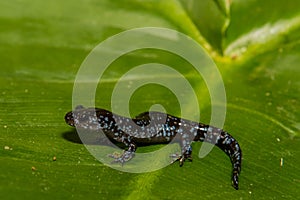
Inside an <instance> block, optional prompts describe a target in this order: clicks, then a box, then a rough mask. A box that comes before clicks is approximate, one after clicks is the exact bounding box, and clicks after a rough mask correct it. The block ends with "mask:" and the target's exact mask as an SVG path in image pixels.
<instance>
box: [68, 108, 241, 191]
mask: <svg viewBox="0 0 300 200" xmlns="http://www.w3.org/2000/svg"><path fill="white" fill-rule="evenodd" d="M65 121H66V123H67V124H69V125H70V126H74V127H76V128H80V129H86V130H89V131H99V130H102V131H103V132H104V133H105V135H106V136H107V137H108V138H109V139H111V140H115V141H117V142H122V143H124V144H125V145H126V146H127V147H128V149H127V150H126V151H125V152H124V153H123V154H122V155H121V156H118V157H115V156H112V157H113V158H114V159H115V160H114V161H115V162H120V163H122V164H123V163H124V162H126V161H129V160H130V159H132V158H133V156H134V152H135V151H136V148H137V146H136V144H139V143H143V144H161V143H168V142H170V141H171V140H172V139H176V141H177V140H178V142H179V143H180V146H181V150H182V151H181V155H179V156H178V157H177V158H176V160H174V161H179V162H180V166H182V165H183V163H184V161H185V160H186V159H188V160H191V153H192V148H191V142H192V141H201V142H203V141H205V142H209V143H211V144H214V145H216V146H218V147H219V148H220V149H221V150H222V151H224V152H225V153H226V154H227V155H228V156H229V158H230V160H231V163H232V167H233V170H232V185H233V187H234V188H235V189H238V183H239V182H238V177H239V174H240V172H241V162H242V152H241V148H240V146H239V144H238V142H237V141H236V140H235V139H234V138H233V137H232V136H231V135H229V134H228V133H227V132H225V131H223V130H222V129H219V128H216V127H213V126H209V125H205V124H202V123H198V122H193V121H190V120H186V119H181V118H178V117H175V116H172V115H168V114H165V113H160V112H145V113H142V114H140V115H138V116H137V117H136V118H134V119H131V118H127V117H123V116H119V115H116V114H113V113H112V112H110V111H107V110H104V109H100V108H84V107H82V106H78V107H77V108H76V109H75V111H73V112H69V113H67V114H66V116H65Z"/></svg>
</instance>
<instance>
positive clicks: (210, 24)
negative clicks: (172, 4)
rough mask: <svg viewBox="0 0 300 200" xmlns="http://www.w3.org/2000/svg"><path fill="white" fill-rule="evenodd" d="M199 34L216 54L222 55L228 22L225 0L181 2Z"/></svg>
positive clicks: (185, 0) (228, 10)
mask: <svg viewBox="0 0 300 200" xmlns="http://www.w3.org/2000/svg"><path fill="white" fill-rule="evenodd" d="M181 2H182V5H183V6H184V8H185V9H186V11H187V13H188V15H189V16H190V17H191V19H192V20H193V22H194V23H195V25H196V26H197V28H198V29H199V31H200V32H201V34H202V35H203V36H204V37H205V38H206V40H207V41H208V42H209V43H210V44H211V45H212V47H213V48H214V49H215V51H217V52H218V53H220V54H222V53H223V39H224V34H225V32H226V30H227V27H228V25H229V21H230V3H229V1H227V0H214V1H212V0H201V1H197V0H181Z"/></svg>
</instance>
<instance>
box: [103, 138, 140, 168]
mask: <svg viewBox="0 0 300 200" xmlns="http://www.w3.org/2000/svg"><path fill="white" fill-rule="evenodd" d="M135 150H136V145H135V144H134V143H130V144H129V147H128V150H124V151H123V153H122V154H118V153H114V154H109V155H108V156H109V157H111V158H113V159H114V160H113V161H112V163H121V164H122V165H124V163H125V162H128V161H129V160H131V159H132V158H133V157H134V155H135V153H134V152H135Z"/></svg>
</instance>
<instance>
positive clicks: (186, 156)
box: [170, 145, 193, 167]
mask: <svg viewBox="0 0 300 200" xmlns="http://www.w3.org/2000/svg"><path fill="white" fill-rule="evenodd" d="M170 157H171V158H172V159H173V161H172V163H175V162H177V161H179V166H180V167H181V166H183V164H184V162H185V161H186V160H188V161H193V158H192V146H191V145H189V146H187V147H183V148H182V153H181V154H177V153H176V154H172V155H170Z"/></svg>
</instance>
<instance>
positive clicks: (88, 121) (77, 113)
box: [65, 106, 99, 130]
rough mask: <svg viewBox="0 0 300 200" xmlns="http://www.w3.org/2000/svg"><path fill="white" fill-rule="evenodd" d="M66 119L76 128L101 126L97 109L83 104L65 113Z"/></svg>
mask: <svg viewBox="0 0 300 200" xmlns="http://www.w3.org/2000/svg"><path fill="white" fill-rule="evenodd" d="M65 121H66V123H67V124H68V125H70V126H73V127H76V128H83V129H90V130H93V129H95V128H98V126H99V122H98V120H97V116H96V114H95V109H94V108H84V107H83V106H77V107H76V108H75V110H74V111H70V112H68V113H67V114H66V115H65Z"/></svg>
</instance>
